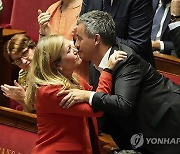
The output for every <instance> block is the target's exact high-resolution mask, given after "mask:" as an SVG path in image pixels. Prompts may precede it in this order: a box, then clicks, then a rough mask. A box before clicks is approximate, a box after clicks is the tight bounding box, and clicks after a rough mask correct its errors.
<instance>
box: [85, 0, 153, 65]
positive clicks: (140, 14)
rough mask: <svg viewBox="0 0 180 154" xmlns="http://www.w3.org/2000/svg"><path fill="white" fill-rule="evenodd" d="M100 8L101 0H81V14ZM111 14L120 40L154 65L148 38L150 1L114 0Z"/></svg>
mask: <svg viewBox="0 0 180 154" xmlns="http://www.w3.org/2000/svg"><path fill="white" fill-rule="evenodd" d="M102 9H103V0H83V6H82V11H81V14H83V13H85V12H89V11H92V10H102ZM111 14H112V17H113V19H114V21H115V23H116V33H117V36H118V37H119V38H120V41H121V42H122V43H124V44H127V45H128V46H129V47H131V48H133V49H134V50H135V51H136V52H137V53H138V54H139V55H141V56H142V57H143V58H144V59H145V60H146V61H148V62H150V63H151V64H152V65H153V66H155V65H154V59H153V55H152V47H151V39H150V35H151V26H152V18H153V10H152V1H150V0H114V1H113V5H112V9H111Z"/></svg>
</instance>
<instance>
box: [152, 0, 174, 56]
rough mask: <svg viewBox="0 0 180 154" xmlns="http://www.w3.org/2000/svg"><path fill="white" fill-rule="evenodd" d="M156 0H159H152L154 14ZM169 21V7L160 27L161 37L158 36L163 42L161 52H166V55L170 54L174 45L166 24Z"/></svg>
mask: <svg viewBox="0 0 180 154" xmlns="http://www.w3.org/2000/svg"><path fill="white" fill-rule="evenodd" d="M158 2H159V0H153V12H154V14H155V12H156V9H157V7H158ZM170 21H171V12H170V9H169V11H168V13H167V16H166V19H165V21H164V24H163V27H162V33H161V37H160V40H161V41H163V42H164V51H162V53H164V54H168V55H170V54H171V52H172V51H173V50H174V47H173V44H172V41H171V37H170V34H169V31H170V30H169V27H168V24H169V23H170Z"/></svg>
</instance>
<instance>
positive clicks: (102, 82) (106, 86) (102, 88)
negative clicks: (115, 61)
mask: <svg viewBox="0 0 180 154" xmlns="http://www.w3.org/2000/svg"><path fill="white" fill-rule="evenodd" d="M111 89H112V74H111V73H108V72H106V71H102V73H101V76H100V77H99V84H98V87H97V89H96V92H104V93H107V94H110V93H111Z"/></svg>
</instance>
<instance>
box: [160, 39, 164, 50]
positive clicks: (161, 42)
mask: <svg viewBox="0 0 180 154" xmlns="http://www.w3.org/2000/svg"><path fill="white" fill-rule="evenodd" d="M160 50H161V51H163V50H164V42H163V41H160Z"/></svg>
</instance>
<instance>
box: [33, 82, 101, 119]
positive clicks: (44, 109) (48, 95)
mask: <svg viewBox="0 0 180 154" xmlns="http://www.w3.org/2000/svg"><path fill="white" fill-rule="evenodd" d="M60 88H61V87H60V86H54V85H49V86H42V87H41V88H39V90H38V92H37V102H36V108H37V113H41V114H42V113H56V114H64V115H71V116H82V117H100V116H102V115H103V113H102V112H97V113H94V112H93V109H92V108H91V106H90V105H89V104H87V103H85V102H84V103H77V104H75V105H73V106H72V107H70V108H69V109H63V108H62V107H61V106H59V103H60V102H61V100H62V98H63V97H64V96H65V95H62V96H59V97H57V96H56V95H57V93H58V92H59V91H60Z"/></svg>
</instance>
